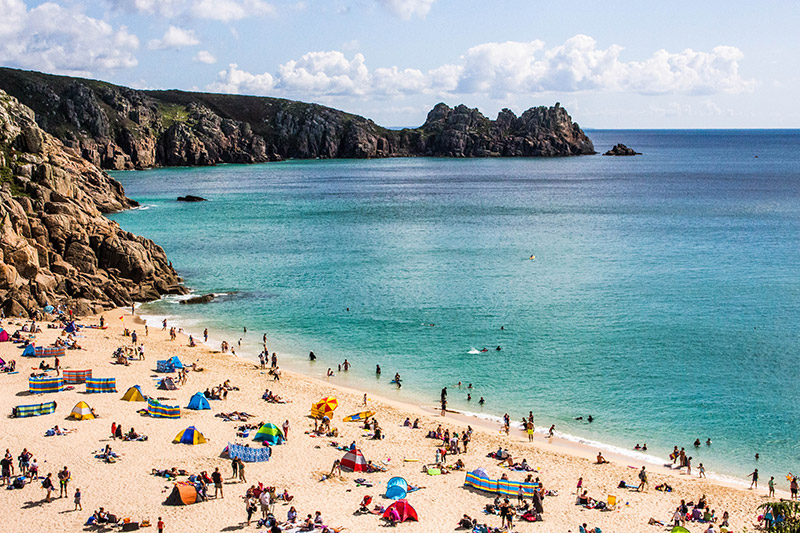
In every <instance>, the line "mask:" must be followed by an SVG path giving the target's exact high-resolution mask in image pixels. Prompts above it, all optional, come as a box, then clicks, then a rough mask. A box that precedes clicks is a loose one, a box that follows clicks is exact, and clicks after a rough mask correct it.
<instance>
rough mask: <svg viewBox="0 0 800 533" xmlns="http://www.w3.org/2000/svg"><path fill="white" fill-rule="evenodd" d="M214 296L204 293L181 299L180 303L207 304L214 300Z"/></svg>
mask: <svg viewBox="0 0 800 533" xmlns="http://www.w3.org/2000/svg"><path fill="white" fill-rule="evenodd" d="M215 297H216V295H215V294H213V293H211V294H204V295H202V296H193V297H191V298H187V299H186V300H181V304H183V305H192V304H208V303H211V302H213V301H214V298H215Z"/></svg>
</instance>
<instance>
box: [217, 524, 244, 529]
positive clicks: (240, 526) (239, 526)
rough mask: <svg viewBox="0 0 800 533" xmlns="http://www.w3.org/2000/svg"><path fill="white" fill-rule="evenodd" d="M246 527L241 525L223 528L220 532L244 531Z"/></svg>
mask: <svg viewBox="0 0 800 533" xmlns="http://www.w3.org/2000/svg"><path fill="white" fill-rule="evenodd" d="M246 527H247V524H244V523H242V524H238V525H235V526H228V527H223V528H222V529H220V531H239V530H240V529H245V528H246Z"/></svg>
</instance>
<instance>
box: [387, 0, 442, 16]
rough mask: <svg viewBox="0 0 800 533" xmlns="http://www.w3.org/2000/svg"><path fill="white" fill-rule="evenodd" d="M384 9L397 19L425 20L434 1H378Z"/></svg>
mask: <svg viewBox="0 0 800 533" xmlns="http://www.w3.org/2000/svg"><path fill="white" fill-rule="evenodd" d="M378 1H379V2H380V3H381V4H382V5H383V6H384V7H386V8H387V9H389V11H391V12H392V13H394V14H395V15H397V16H398V17H400V18H402V19H405V20H408V19H410V18H411V17H414V16H416V17H419V18H425V16H426V15H427V14H428V11H430V10H431V6H432V5H433V3H434V2H435V1H436V0H378Z"/></svg>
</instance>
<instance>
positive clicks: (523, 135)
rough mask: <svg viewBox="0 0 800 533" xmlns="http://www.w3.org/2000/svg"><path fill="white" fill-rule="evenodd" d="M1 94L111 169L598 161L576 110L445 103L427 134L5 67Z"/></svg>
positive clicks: (249, 99) (276, 104) (310, 107)
mask: <svg viewBox="0 0 800 533" xmlns="http://www.w3.org/2000/svg"><path fill="white" fill-rule="evenodd" d="M0 89H2V90H5V91H6V92H7V93H9V94H10V95H12V96H14V97H16V98H17V99H18V100H19V101H20V102H22V103H23V104H24V105H26V106H28V107H30V108H31V109H33V110H34V112H35V113H36V121H37V123H38V124H39V126H40V127H41V128H42V129H44V130H46V131H47V132H49V133H50V134H52V135H54V136H55V137H57V138H59V139H60V140H61V141H62V142H63V143H64V144H65V146H67V147H70V148H73V149H75V150H76V151H77V152H78V153H79V154H80V155H81V157H83V158H84V159H86V160H87V161H90V162H91V163H93V164H94V165H96V166H98V167H100V168H104V169H143V168H150V167H156V166H195V165H215V164H218V163H261V162H267V161H276V160H282V159H288V158H299V159H313V158H323V159H327V158H373V157H411V156H429V157H536V156H540V157H557V156H570V155H585V154H594V153H595V151H594V146H593V145H592V141H591V140H590V139H589V138H588V137H587V136H586V135H585V134H584V132H583V131H582V130H581V128H580V127H579V126H578V124H576V123H574V122H572V118H571V117H570V116H569V114H568V113H567V111H566V110H565V109H564V108H563V107H561V106H560V105H559V104H556V105H555V106H553V107H534V108H531V109H529V110H527V111H525V112H524V113H523V114H522V115H521V116H519V117H518V116H516V115H515V114H514V113H513V112H512V111H510V110H508V109H504V110H503V111H501V112H500V113H499V114H498V116H497V119H496V120H490V119H488V118H487V117H485V116H484V115H482V114H481V113H480V112H479V111H478V110H477V109H470V108H468V107H466V106H463V105H459V106H457V107H455V108H450V107H448V106H447V105H445V104H437V105H436V106H435V107H434V108H433V109H432V110H431V111H430V113H429V114H428V117H427V120H426V121H425V123H424V124H423V125H422V126H420V127H418V128H406V129H402V130H390V129H387V128H384V127H381V126H379V125H377V124H375V123H374V122H373V121H371V120H369V119H366V118H364V117H360V116H357V115H353V114H350V113H345V112H343V111H339V110H336V109H332V108H329V107H325V106H321V105H317V104H307V103H302V102H296V101H291V100H284V99H280V98H267V97H255V96H237V95H223V94H208V93H192V92H183V91H138V90H134V89H129V88H127V87H120V86H116V85H112V84H110V83H105V82H102V81H95V80H86V79H80V78H70V77H65V76H53V75H49V74H42V73H38V72H30V71H23V70H15V69H8V68H0Z"/></svg>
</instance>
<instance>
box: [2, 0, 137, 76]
mask: <svg viewBox="0 0 800 533" xmlns="http://www.w3.org/2000/svg"><path fill="white" fill-rule="evenodd" d="M0 12H2V13H3V15H2V17H0V37H2V39H0V63H3V64H5V65H9V66H15V67H21V68H30V69H36V70H44V71H47V72H52V73H57V74H69V75H74V76H85V75H90V74H91V73H92V72H96V71H108V70H114V69H119V68H131V67H134V66H136V65H137V64H138V61H137V59H136V56H135V55H134V51H135V50H136V49H137V48H138V47H139V39H138V37H136V35H133V34H132V33H130V32H129V31H128V29H127V28H126V27H125V26H120V27H119V28H117V29H115V28H114V27H113V26H112V25H111V24H109V23H108V22H106V21H104V20H100V19H95V18H92V17H89V16H87V15H85V14H83V12H82V11H81V10H80V9H79V8H78V7H63V6H60V5H58V4H55V3H52V2H45V3H43V4H40V5H38V6H36V7H34V8H33V9H30V10H28V9H27V8H26V6H25V4H24V3H23V2H21V1H20V0H0Z"/></svg>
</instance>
